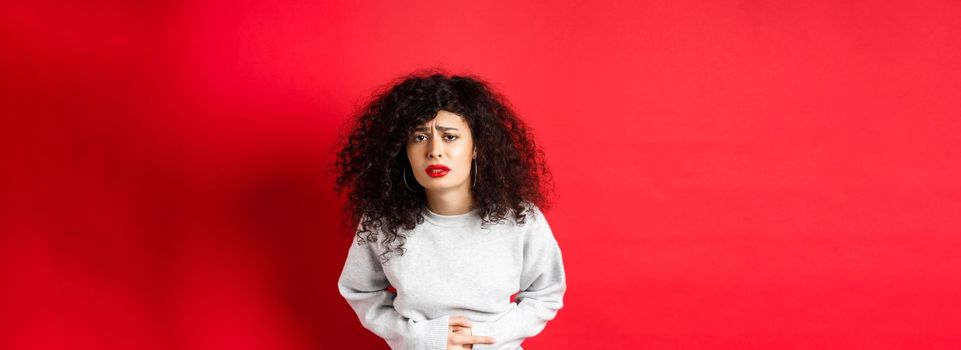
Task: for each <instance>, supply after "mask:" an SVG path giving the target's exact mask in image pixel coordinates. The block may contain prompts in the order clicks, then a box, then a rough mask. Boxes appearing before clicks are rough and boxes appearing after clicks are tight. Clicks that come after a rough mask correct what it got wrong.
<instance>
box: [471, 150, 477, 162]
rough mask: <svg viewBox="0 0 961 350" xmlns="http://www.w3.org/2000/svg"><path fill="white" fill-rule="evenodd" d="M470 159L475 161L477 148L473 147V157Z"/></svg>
mask: <svg viewBox="0 0 961 350" xmlns="http://www.w3.org/2000/svg"><path fill="white" fill-rule="evenodd" d="M471 158H472V159H477V147H474V155H473V156H471Z"/></svg>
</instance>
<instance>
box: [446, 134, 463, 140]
mask: <svg viewBox="0 0 961 350" xmlns="http://www.w3.org/2000/svg"><path fill="white" fill-rule="evenodd" d="M459 138H460V136H457V135H444V139H445V140H447V141H454V140H456V139H459Z"/></svg>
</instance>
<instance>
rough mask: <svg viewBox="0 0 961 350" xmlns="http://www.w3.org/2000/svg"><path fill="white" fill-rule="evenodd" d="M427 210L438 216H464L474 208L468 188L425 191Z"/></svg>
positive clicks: (472, 197) (472, 198)
mask: <svg viewBox="0 0 961 350" xmlns="http://www.w3.org/2000/svg"><path fill="white" fill-rule="evenodd" d="M427 208H429V209H430V211H432V212H435V213H437V214H440V215H460V214H466V213H468V212H470V211H471V209H473V208H474V196H472V195H471V192H470V187H467V188H463V189H454V190H448V191H427Z"/></svg>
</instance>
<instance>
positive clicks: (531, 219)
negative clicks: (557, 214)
mask: <svg viewBox="0 0 961 350" xmlns="http://www.w3.org/2000/svg"><path fill="white" fill-rule="evenodd" d="M524 205H525V212H524V218H525V220H524V223H523V224H520V227H522V228H523V231H524V235H525V240H527V241H528V242H533V243H535V244H546V245H550V244H557V241H556V239H555V238H554V233H553V231H552V230H551V226H550V224H548V223H547V217H545V216H544V212H543V211H541V208H540V207H538V206H537V205H535V204H533V203H526V202H525V204H524Z"/></svg>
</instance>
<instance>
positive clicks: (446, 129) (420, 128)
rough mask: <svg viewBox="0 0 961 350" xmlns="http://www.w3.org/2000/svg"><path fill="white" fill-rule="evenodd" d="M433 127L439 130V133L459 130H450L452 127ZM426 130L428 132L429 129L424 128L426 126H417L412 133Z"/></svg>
mask: <svg viewBox="0 0 961 350" xmlns="http://www.w3.org/2000/svg"><path fill="white" fill-rule="evenodd" d="M434 127H435V128H437V130H440V131H449V130H454V131H457V130H459V129H457V128H452V127H449V126H440V125H436V126H434ZM428 130H430V128H428V127H426V126H418V127H417V128H415V129H414V131H428Z"/></svg>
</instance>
